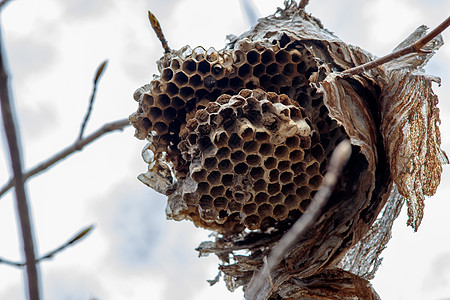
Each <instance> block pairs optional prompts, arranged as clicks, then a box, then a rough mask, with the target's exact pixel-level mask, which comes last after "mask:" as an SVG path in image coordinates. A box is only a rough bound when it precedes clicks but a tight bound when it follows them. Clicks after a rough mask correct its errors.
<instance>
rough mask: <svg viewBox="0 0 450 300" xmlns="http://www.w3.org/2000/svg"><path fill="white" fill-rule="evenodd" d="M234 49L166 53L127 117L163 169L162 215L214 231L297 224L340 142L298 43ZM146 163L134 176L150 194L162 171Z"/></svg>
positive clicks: (313, 66) (308, 57)
mask: <svg viewBox="0 0 450 300" xmlns="http://www.w3.org/2000/svg"><path fill="white" fill-rule="evenodd" d="M234 48H235V49H231V50H221V51H216V50H214V49H212V48H210V49H209V50H208V51H206V50H204V49H203V48H201V47H197V48H195V49H194V50H191V49H190V48H189V47H188V46H186V47H184V48H182V49H181V50H179V51H176V52H174V53H170V54H168V55H166V56H165V57H163V58H162V59H161V60H160V61H159V63H158V64H159V69H160V71H161V75H160V76H159V77H157V78H156V79H155V80H153V81H152V82H151V83H150V84H149V85H145V86H143V87H142V88H140V89H138V90H137V91H136V93H135V99H136V100H137V101H138V102H139V108H138V111H137V112H136V113H134V114H133V115H132V116H131V117H130V120H131V122H132V123H133V125H134V126H135V127H136V136H137V137H138V138H141V139H144V138H147V139H148V140H149V141H150V143H151V145H152V146H151V147H150V146H149V147H147V149H150V148H151V149H152V151H153V152H155V153H154V154H155V155H154V157H155V159H154V161H158V157H159V158H162V157H164V159H163V160H164V161H165V162H166V163H168V165H170V169H171V171H170V172H169V171H167V172H166V174H167V176H165V177H164V178H165V180H166V181H168V182H167V184H164V186H166V188H163V189H161V188H159V186H160V184H159V183H158V184H157V185H158V188H157V190H158V191H160V192H162V193H164V194H166V195H168V196H169V201H168V209H167V214H168V216H169V217H170V218H173V219H176V220H181V219H189V220H192V221H193V222H194V223H195V224H196V225H199V226H202V227H205V228H209V229H214V230H217V231H219V232H223V233H225V232H236V231H240V230H243V229H244V227H246V228H248V229H251V230H254V229H265V228H268V227H270V226H272V225H273V224H274V223H275V222H276V221H283V220H285V219H287V218H288V217H290V216H295V217H293V218H296V217H298V216H299V215H300V214H301V213H302V212H303V211H304V210H305V208H306V207H307V205H308V203H309V202H310V200H311V199H312V197H313V195H314V193H315V191H317V189H318V188H319V186H320V185H321V183H322V176H323V173H324V170H325V169H326V165H327V158H328V156H329V154H330V152H331V151H332V149H333V148H334V147H335V145H336V144H337V143H338V142H339V141H340V140H342V139H343V138H346V137H347V136H346V134H345V131H344V129H343V127H340V126H338V125H337V123H336V122H335V121H333V120H332V119H331V118H330V117H329V116H328V110H327V108H326V106H325V105H324V103H323V97H322V95H321V94H320V93H318V92H317V90H316V88H315V87H314V85H313V84H312V83H311V82H310V80H317V78H318V77H319V76H320V75H319V72H318V67H317V62H316V61H315V60H314V59H313V54H312V53H311V52H310V51H309V50H308V49H307V47H306V46H305V45H303V44H302V43H299V42H298V41H295V40H291V39H289V38H288V37H287V36H284V37H283V38H282V39H274V40H263V41H257V42H253V41H251V40H249V39H247V38H244V39H242V40H240V41H238V42H236V43H235V47H234ZM300 128H301V129H300ZM154 161H150V162H149V172H147V173H146V174H143V175H141V177H140V178H141V180H142V181H143V182H144V183H146V184H148V185H150V186H154V185H155V183H154V180H153V179H154V178H155V177H158V174H155V173H156V172H160V173H161V169H162V167H159V168H155V163H154ZM159 161H161V159H160V160H159ZM164 168H166V167H164ZM169 173H170V174H173V178H170V176H169V175H168V174H169ZM160 181H161V180H160Z"/></svg>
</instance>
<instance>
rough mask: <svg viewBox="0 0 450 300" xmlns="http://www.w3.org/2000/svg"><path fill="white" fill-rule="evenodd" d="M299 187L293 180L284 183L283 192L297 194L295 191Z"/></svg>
mask: <svg viewBox="0 0 450 300" xmlns="http://www.w3.org/2000/svg"><path fill="white" fill-rule="evenodd" d="M296 189H297V186H296V185H295V184H294V183H293V182H289V183H287V184H283V186H282V187H281V193H283V195H285V196H286V195H289V194H295V191H296Z"/></svg>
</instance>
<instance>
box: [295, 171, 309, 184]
mask: <svg viewBox="0 0 450 300" xmlns="http://www.w3.org/2000/svg"><path fill="white" fill-rule="evenodd" d="M307 182H308V176H307V175H306V174H304V173H301V174H298V175H297V176H295V177H294V183H295V184H296V185H297V186H304V185H306V183H307Z"/></svg>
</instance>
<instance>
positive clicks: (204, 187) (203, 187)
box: [197, 182, 210, 194]
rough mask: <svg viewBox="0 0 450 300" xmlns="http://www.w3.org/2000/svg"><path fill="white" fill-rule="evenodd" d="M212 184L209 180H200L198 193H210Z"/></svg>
mask: <svg viewBox="0 0 450 300" xmlns="http://www.w3.org/2000/svg"><path fill="white" fill-rule="evenodd" d="M209 189H210V185H209V183H208V182H199V184H198V186H197V193H199V194H207V193H209Z"/></svg>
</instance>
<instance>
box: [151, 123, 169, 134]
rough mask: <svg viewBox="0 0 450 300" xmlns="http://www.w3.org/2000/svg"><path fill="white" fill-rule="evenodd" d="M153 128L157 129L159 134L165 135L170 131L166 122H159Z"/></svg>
mask: <svg viewBox="0 0 450 300" xmlns="http://www.w3.org/2000/svg"><path fill="white" fill-rule="evenodd" d="M153 129H155V130H156V132H157V133H158V135H163V134H165V133H167V132H168V127H167V125H166V123H164V122H157V123H155V124H154V125H153Z"/></svg>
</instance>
